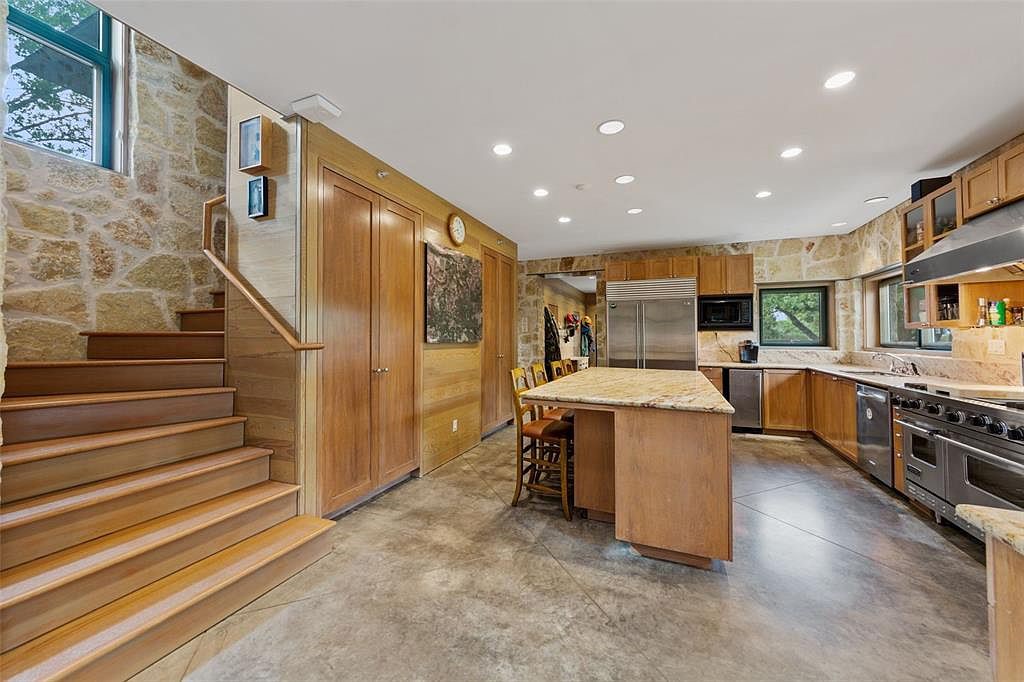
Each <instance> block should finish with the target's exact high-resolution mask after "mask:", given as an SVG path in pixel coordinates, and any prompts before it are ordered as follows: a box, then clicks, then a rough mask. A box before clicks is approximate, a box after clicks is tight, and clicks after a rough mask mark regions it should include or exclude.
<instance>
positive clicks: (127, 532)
mask: <svg viewBox="0 0 1024 682" xmlns="http://www.w3.org/2000/svg"><path fill="white" fill-rule="evenodd" d="M298 489H299V486H297V485H292V484H288V483H280V482H278V481H267V482H265V483H260V484H258V485H254V486H250V487H248V488H244V489H242V490H239V491H237V492H233V493H228V494H227V495H222V496H220V497H216V498H214V499H212V500H208V501H206V502H201V503H199V504H196V505H193V506H191V507H186V508H184V509H181V510H179V511H176V512H172V513H170V514H165V515H164V516H159V517H157V518H155V519H152V520H150V521H146V522H144V523H140V524H137V525H135V526H130V527H128V528H125V529H124V530H120V531H117V532H114V533H110V534H108V535H104V536H102V537H99V538H96V539H95V540H90V541H89V542H84V543H82V544H79V545H75V546H74V547H69V548H68V549H65V550H62V551H60V552H56V553H54V554H49V555H47V556H44V557H40V558H39V559H35V560H34V561H30V562H28V563H25V564H21V565H19V566H14V567H12V568H9V569H7V570H5V571H3V572H2V573H0V609H6V608H9V607H11V606H13V605H15V604H18V603H20V602H22V601H24V600H26V599H29V598H31V597H34V596H36V595H38V594H39V593H41V592H45V591H47V590H51V589H54V588H56V587H58V586H60V585H64V584H67V583H69V582H71V581H73V580H78V579H80V578H81V577H83V576H84V575H87V574H90V573H95V572H98V571H100V570H102V569H104V568H107V567H108V566H111V565H114V564H116V563H118V562H122V561H124V560H126V559H128V558H131V557H133V556H137V555H139V554H142V553H143V552H146V551H149V550H151V549H153V548H155V547H158V546H161V545H165V544H168V543H170V542H173V541H174V540H176V539H178V538H181V537H184V536H187V535H189V534H191V533H194V532H196V531H198V530H200V529H202V528H206V527H208V526H211V525H213V524H215V523H217V522H219V521H221V520H223V519H225V518H228V517H230V516H235V515H238V514H241V513H243V512H245V511H247V510H249V509H253V508H254V507H258V506H260V505H261V504H264V503H266V502H268V501H270V500H273V499H276V498H279V497H283V496H285V495H290V494H291V493H293V492H295V491H297V490H298Z"/></svg>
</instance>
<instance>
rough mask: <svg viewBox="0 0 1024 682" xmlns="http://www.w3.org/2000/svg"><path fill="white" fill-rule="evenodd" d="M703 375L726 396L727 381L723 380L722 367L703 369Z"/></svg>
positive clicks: (701, 369)
mask: <svg viewBox="0 0 1024 682" xmlns="http://www.w3.org/2000/svg"><path fill="white" fill-rule="evenodd" d="M700 371H701V373H702V374H703V375H704V376H706V377H707V378H708V381H710V382H711V383H712V384H714V385H715V388H717V389H718V392H719V393H721V394H722V395H725V381H723V379H722V368H721V367H701V368H700Z"/></svg>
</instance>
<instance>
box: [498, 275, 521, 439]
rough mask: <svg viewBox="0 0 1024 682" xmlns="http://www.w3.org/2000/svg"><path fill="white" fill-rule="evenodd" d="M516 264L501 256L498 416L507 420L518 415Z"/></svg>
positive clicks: (499, 276) (504, 420)
mask: <svg viewBox="0 0 1024 682" xmlns="http://www.w3.org/2000/svg"><path fill="white" fill-rule="evenodd" d="M515 301H516V264H515V263H514V262H513V261H512V259H511V258H507V257H505V256H501V257H500V258H499V259H498V355H499V358H498V378H499V381H498V385H497V387H496V390H497V392H498V419H499V420H500V421H502V422H506V421H508V420H509V419H512V418H514V417H515V415H514V414H513V408H512V392H511V390H510V389H509V386H510V383H509V377H510V376H511V374H512V367H513V366H514V365H515V361H516V350H515V348H514V346H513V344H514V338H515V324H516V303H515Z"/></svg>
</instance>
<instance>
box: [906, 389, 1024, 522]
mask: <svg viewBox="0 0 1024 682" xmlns="http://www.w3.org/2000/svg"><path fill="white" fill-rule="evenodd" d="M892 405H893V407H896V408H899V410H900V417H899V418H898V419H897V420H896V423H897V425H898V426H900V427H901V429H902V433H903V437H902V438H901V439H900V440H901V441H902V454H903V462H904V467H905V471H906V483H907V494H908V495H909V496H910V497H912V498H914V499H915V500H917V501H919V502H921V503H922V504H924V505H925V506H927V507H929V508H930V509H932V510H933V511H934V512H935V515H936V520H938V519H939V518H940V517H941V518H944V519H946V520H948V521H951V522H952V523H954V524H956V525H957V526H959V527H961V528H963V529H964V530H966V531H967V532H969V533H971V534H972V535H974V536H975V537H978V538H982V537H983V533H982V531H981V530H980V529H978V528H976V527H975V526H973V525H971V524H969V523H967V522H966V521H964V520H963V519H960V518H957V516H956V513H955V507H956V505H958V504H965V503H966V504H981V505H986V506H990V507H1000V508H1003V509H1015V510H1024V400H1021V399H1020V398H1019V397H1018V398H1016V400H1015V399H1013V398H1009V397H1008V398H999V397H973V398H972V397H966V396H958V397H953V396H950V395H945V394H943V393H942V392H934V391H928V390H927V389H926V388H925V387H924V386H920V387H914V385H913V384H908V387H907V388H903V389H892Z"/></svg>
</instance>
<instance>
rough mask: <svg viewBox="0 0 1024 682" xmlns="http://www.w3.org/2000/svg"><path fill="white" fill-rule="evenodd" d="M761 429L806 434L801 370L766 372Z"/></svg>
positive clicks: (804, 383) (805, 402)
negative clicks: (803, 432) (802, 432)
mask: <svg viewBox="0 0 1024 682" xmlns="http://www.w3.org/2000/svg"><path fill="white" fill-rule="evenodd" d="M763 374H764V389H763V392H762V400H763V409H762V412H763V413H764V414H763V422H762V423H763V426H764V428H765V429H770V430H777V431H807V430H809V424H808V419H807V372H806V371H804V370H802V369H766V370H764V372H763Z"/></svg>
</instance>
